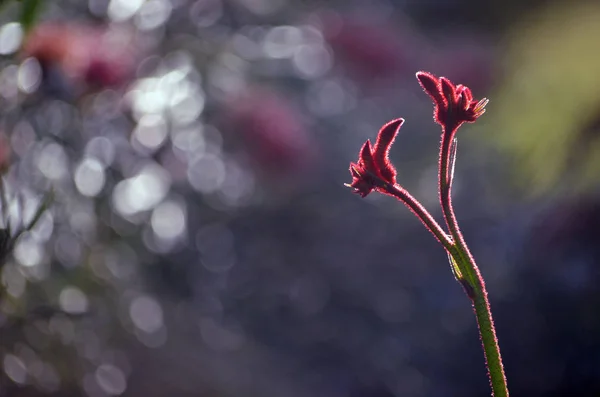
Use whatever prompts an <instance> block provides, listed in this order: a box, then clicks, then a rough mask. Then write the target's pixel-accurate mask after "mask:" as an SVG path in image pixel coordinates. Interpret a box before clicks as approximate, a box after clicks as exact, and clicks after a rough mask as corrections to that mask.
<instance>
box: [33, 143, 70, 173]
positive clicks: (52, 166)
mask: <svg viewBox="0 0 600 397" xmlns="http://www.w3.org/2000/svg"><path fill="white" fill-rule="evenodd" d="M67 162H68V159H67V154H66V153H65V150H64V149H63V148H62V146H60V145H59V144H57V143H51V144H49V145H46V147H44V148H43V149H42V151H41V153H40V154H39V156H38V168H39V170H40V171H41V173H42V174H44V176H45V177H46V178H48V179H54V180H58V179H62V178H63V177H64V176H65V175H66V174H67V172H68V170H67Z"/></svg>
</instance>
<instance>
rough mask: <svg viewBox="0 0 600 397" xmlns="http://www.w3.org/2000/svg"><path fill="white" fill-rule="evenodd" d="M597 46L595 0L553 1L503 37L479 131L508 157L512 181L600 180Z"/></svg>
mask: <svg viewBox="0 0 600 397" xmlns="http://www.w3.org/2000/svg"><path fill="white" fill-rule="evenodd" d="M599 47H600V3H598V2H581V3H578V2H569V3H564V2H555V3H553V4H552V5H550V6H548V7H546V8H545V9H542V10H541V11H539V10H538V11H537V12H536V13H535V14H532V15H530V16H529V17H527V18H524V19H523V20H522V21H521V23H520V24H518V25H516V26H515V27H514V28H513V29H512V31H511V32H509V35H508V36H507V37H506V42H505V48H506V52H505V54H504V65H501V69H502V70H503V79H502V80H501V81H499V82H498V87H497V89H496V92H495V93H492V94H491V95H490V97H491V98H492V101H491V103H490V106H489V111H488V113H487V114H486V123H485V125H486V127H485V128H486V129H487V131H484V132H481V131H479V132H478V135H479V134H481V135H480V136H482V137H485V139H490V140H492V141H493V143H494V145H495V146H497V147H498V148H499V149H500V150H502V151H503V152H504V153H505V154H507V155H508V156H509V157H511V159H512V160H513V164H514V169H513V171H514V172H513V175H514V178H515V181H517V182H518V183H519V184H520V185H521V186H524V187H526V189H527V190H528V191H531V192H532V193H534V194H535V193H537V194H544V193H547V192H549V191H551V190H554V191H556V190H561V191H562V190H573V189H575V190H585V189H588V188H590V187H591V186H593V185H595V184H598V182H600V125H598V126H595V124H596V123H595V122H594V120H597V119H598V117H599V116H600V73H598V71H599V70H600V57H598V53H597V48H599ZM590 126H592V130H590Z"/></svg>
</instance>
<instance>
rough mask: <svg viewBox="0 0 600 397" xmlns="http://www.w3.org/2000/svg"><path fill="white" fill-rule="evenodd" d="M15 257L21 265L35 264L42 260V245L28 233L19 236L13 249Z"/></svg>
mask: <svg viewBox="0 0 600 397" xmlns="http://www.w3.org/2000/svg"><path fill="white" fill-rule="evenodd" d="M14 255H15V259H16V260H17V261H18V262H19V263H20V264H21V265H23V266H28V267H30V266H36V265H39V264H40V263H41V261H42V247H41V246H40V244H38V243H37V242H36V241H35V240H34V239H33V238H32V237H31V236H30V235H29V234H27V235H23V236H21V238H20V239H19V241H18V242H17V245H16V247H15V251H14Z"/></svg>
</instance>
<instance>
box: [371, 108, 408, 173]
mask: <svg viewBox="0 0 600 397" xmlns="http://www.w3.org/2000/svg"><path fill="white" fill-rule="evenodd" d="M403 123H404V119H396V120H392V121H390V122H389V123H387V124H386V125H384V126H383V127H382V128H381V129H380V130H379V134H378V135H377V141H376V142H375V147H374V148H373V158H374V160H375V165H376V166H377V168H378V169H379V173H380V174H381V177H382V178H383V179H384V180H385V181H386V182H388V183H392V184H395V183H396V169H395V168H394V166H393V165H392V163H391V162H390V159H389V152H390V147H391V146H392V143H393V142H394V139H396V135H398V131H399V130H400V127H402V124H403Z"/></svg>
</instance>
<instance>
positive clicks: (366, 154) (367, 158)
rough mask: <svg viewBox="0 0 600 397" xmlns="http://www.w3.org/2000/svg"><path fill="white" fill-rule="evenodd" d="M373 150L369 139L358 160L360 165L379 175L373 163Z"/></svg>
mask: <svg viewBox="0 0 600 397" xmlns="http://www.w3.org/2000/svg"><path fill="white" fill-rule="evenodd" d="M372 152H373V151H372V149H371V141H369V140H368V139H367V141H366V142H365V143H364V145H363V146H362V148H361V149H360V154H359V158H358V164H360V165H361V166H362V167H363V168H364V169H365V170H369V171H371V172H375V173H377V166H376V165H375V162H374V161H373V153H372Z"/></svg>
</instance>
